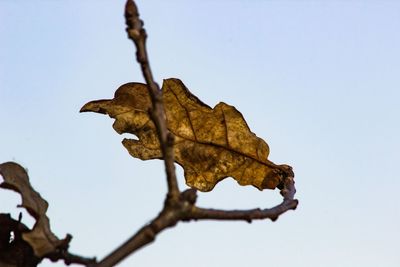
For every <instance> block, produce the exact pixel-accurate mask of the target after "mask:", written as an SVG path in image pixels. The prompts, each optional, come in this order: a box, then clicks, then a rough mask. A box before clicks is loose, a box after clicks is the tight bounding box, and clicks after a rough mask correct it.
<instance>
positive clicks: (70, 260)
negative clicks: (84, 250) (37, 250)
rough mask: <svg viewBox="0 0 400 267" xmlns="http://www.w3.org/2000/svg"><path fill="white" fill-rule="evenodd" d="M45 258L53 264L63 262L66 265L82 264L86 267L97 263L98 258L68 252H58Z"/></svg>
mask: <svg viewBox="0 0 400 267" xmlns="http://www.w3.org/2000/svg"><path fill="white" fill-rule="evenodd" d="M45 258H47V259H49V260H51V261H53V262H56V261H59V260H63V261H64V263H65V264H66V265H70V264H81V265H84V266H90V265H93V264H95V263H96V258H87V257H82V256H79V255H76V254H72V253H69V252H68V251H66V250H58V251H56V252H53V253H51V254H48V255H46V256H45Z"/></svg>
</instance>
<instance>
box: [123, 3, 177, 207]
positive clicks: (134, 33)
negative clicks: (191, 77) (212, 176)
mask: <svg viewBox="0 0 400 267" xmlns="http://www.w3.org/2000/svg"><path fill="white" fill-rule="evenodd" d="M125 20H126V25H127V28H126V31H127V33H128V37H129V39H131V40H132V41H133V42H134V43H135V45H136V51H137V52H136V59H137V61H138V63H139V64H140V67H141V69H142V73H143V76H144V79H145V80H146V83H147V86H148V89H149V93H150V97H151V101H152V104H153V108H152V110H151V111H150V114H151V117H152V119H153V121H154V123H155V125H156V128H157V132H158V137H159V139H160V146H161V151H162V153H163V157H164V163H165V170H166V174H167V182H168V195H169V197H170V198H171V199H175V200H176V199H177V198H178V196H179V188H178V182H177V179H176V174H175V165H174V150H173V145H174V137H173V135H171V134H170V133H169V131H168V129H167V121H166V115H165V111H164V105H163V100H162V93H161V90H160V87H159V86H158V84H157V83H156V82H154V79H153V74H152V72H151V68H150V63H149V58H148V56H147V50H146V39H147V34H146V30H145V29H144V28H143V21H142V20H141V19H140V18H139V12H138V10H137V7H136V4H135V3H134V2H133V1H132V0H128V1H127V2H126V6H125Z"/></svg>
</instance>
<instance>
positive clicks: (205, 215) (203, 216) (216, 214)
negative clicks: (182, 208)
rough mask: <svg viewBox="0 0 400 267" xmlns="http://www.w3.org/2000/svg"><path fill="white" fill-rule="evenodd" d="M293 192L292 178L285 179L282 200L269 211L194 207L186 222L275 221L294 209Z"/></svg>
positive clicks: (295, 202)
mask: <svg viewBox="0 0 400 267" xmlns="http://www.w3.org/2000/svg"><path fill="white" fill-rule="evenodd" d="M295 192H296V189H295V187H294V180H293V177H287V178H286V181H285V185H284V187H283V189H282V190H281V195H282V196H283V197H284V200H283V202H282V203H281V204H279V205H277V206H275V207H273V208H271V209H262V210H261V209H252V210H217V209H204V208H198V207H195V206H194V207H193V209H192V210H191V212H190V214H189V215H188V218H187V220H245V221H247V222H249V223H251V221H252V220H256V219H257V220H262V219H271V220H272V221H276V220H277V219H278V217H279V216H280V215H281V214H282V213H284V212H286V211H288V210H294V209H296V207H297V204H298V200H297V199H293V197H294V194H295Z"/></svg>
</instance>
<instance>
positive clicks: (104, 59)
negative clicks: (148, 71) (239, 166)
mask: <svg viewBox="0 0 400 267" xmlns="http://www.w3.org/2000/svg"><path fill="white" fill-rule="evenodd" d="M137 3H138V5H139V9H140V12H141V15H142V18H143V19H144V20H145V27H146V29H147V31H148V34H149V38H148V45H149V53H150V60H151V64H152V67H153V71H154V76H155V78H156V79H157V80H158V81H159V82H160V83H161V82H162V79H163V78H169V77H176V78H180V79H182V80H183V82H184V83H185V84H186V85H187V86H188V88H189V89H190V90H191V91H192V92H193V93H194V94H196V95H197V96H198V97H199V98H200V99H201V100H203V101H204V102H205V103H207V104H209V105H211V106H213V105H215V104H217V103H218V102H219V101H224V102H226V103H229V104H232V105H234V106H236V108H237V109H239V110H240V111H241V112H242V113H243V115H244V117H245V118H246V120H247V122H248V124H249V126H250V127H251V129H252V130H253V132H255V133H256V134H257V135H258V136H260V137H262V138H264V139H265V140H266V141H267V142H268V144H269V145H270V148H271V155H270V159H271V160H272V161H274V162H275V163H287V164H290V165H292V166H293V167H294V170H295V173H296V182H297V183H296V185H297V188H298V194H297V197H298V199H299V200H300V205H299V208H298V209H297V210H296V211H295V212H293V211H291V212H288V213H287V214H284V215H283V216H282V217H281V218H280V219H279V220H278V221H277V222H275V223H272V222H270V221H260V222H254V223H252V224H247V223H244V222H212V221H211V222H197V223H190V224H188V223H184V224H179V225H178V226H177V227H175V228H174V229H170V230H167V231H166V232H163V233H162V234H161V235H159V237H158V238H157V241H156V242H155V243H154V244H152V245H150V246H148V247H146V248H145V249H143V250H141V251H139V252H138V253H137V254H135V255H133V256H131V257H130V258H129V259H127V260H126V261H125V262H123V263H122V264H121V265H120V266H161V265H162V266H167V267H169V266H171V267H172V266H177V267H179V266H182V267H183V266H188V265H190V266H191V267H222V266H229V267H242V266H252V267H258V266H260V267H261V266H271V267H275V266H276V267H289V266H290V267H291V266H296V267H310V266H324V267H357V266H362V267H369V266H371V267H376V266H385V267H395V266H400V255H399V253H398V250H399V243H400V230H399V225H400V201H399V200H398V196H397V195H398V192H399V189H400V180H399V175H398V170H397V168H398V165H399V164H398V161H399V159H400V157H399V151H400V142H399V136H400V105H399V100H400V49H399V47H400V34H399V29H400V15H399V14H400V1H261V0H258V1H245V0H235V1H204V0H203V1H195V0H192V1H155V0H146V1H144V0H142V1H138V2H137ZM123 6H124V1H104V0H103V1H99V0H98V1H89V0H87V1H50V0H48V1H44V0H43V1H18V0H0V48H1V49H0V121H1V125H2V126H1V138H0V162H4V161H9V160H15V161H17V162H19V163H21V164H22V165H23V166H25V167H26V168H28V169H29V174H30V176H31V180H32V184H33V185H34V187H35V188H36V189H37V190H38V191H39V192H40V193H41V194H42V196H43V197H44V198H46V199H47V200H48V201H49V202H50V208H49V212H48V213H49V216H50V218H51V224H52V227H53V230H54V232H55V233H56V234H57V235H58V236H60V237H63V236H64V235H65V234H66V233H71V234H72V235H73V236H74V239H73V240H72V243H71V251H72V252H78V253H81V254H83V255H86V256H98V257H99V258H102V257H103V256H104V255H105V254H106V253H108V252H110V251H111V250H112V249H113V248H115V247H116V246H117V245H119V244H120V243H121V242H123V241H124V240H125V239H126V238H127V237H128V236H130V235H131V234H133V233H134V232H135V231H136V230H137V229H138V228H139V227H141V226H142V225H143V224H144V223H146V222H148V221H149V220H150V219H151V218H152V217H154V216H155V215H156V214H157V212H158V211H159V210H160V208H161V205H162V201H163V198H164V193H165V190H166V183H165V178H164V173H163V165H162V162H161V161H146V162H143V161H140V160H137V159H133V158H131V157H130V156H129V154H128V153H127V152H126V151H125V149H124V147H123V146H122V145H121V144H120V141H121V140H122V137H121V136H119V135H118V134H117V133H115V132H114V130H113V129H112V127H111V125H112V123H113V121H112V120H111V119H109V118H108V117H106V116H102V115H97V114H79V113H78V111H79V109H80V107H81V106H82V105H83V104H84V103H86V102H87V101H89V100H94V99H100V98H110V97H112V95H113V93H114V91H115V89H116V88H117V87H118V86H119V85H121V84H123V83H125V82H128V81H142V80H143V79H142V76H141V73H140V71H139V68H138V65H137V64H136V62H135V58H134V53H135V51H134V47H133V44H132V43H131V42H130V41H128V40H127V38H126V34H125V30H124V28H125V25H124V21H123V16H122V14H123ZM179 178H180V184H181V188H184V187H185V186H184V179H183V176H182V172H181V170H179ZM279 201H280V197H279V193H278V192H277V191H263V192H259V191H257V190H256V189H255V188H252V187H239V186H238V185H237V183H236V182H234V181H233V180H232V179H226V180H225V181H223V182H221V183H220V184H218V186H217V187H216V188H215V190H214V191H213V192H211V193H202V194H200V197H199V205H202V206H209V207H220V208H253V207H269V206H272V205H274V204H276V203H278V202H279ZM17 204H19V198H18V196H17V195H16V194H15V193H12V192H7V191H4V190H3V191H0V211H1V212H11V213H12V214H13V215H14V216H17V214H18V210H17V209H15V208H14V207H15V206H16V205H17ZM25 219H29V218H27V217H25ZM29 223H32V220H29ZM41 266H44V267H46V266H63V264H50V263H49V262H44V263H43V264H42V265H41Z"/></svg>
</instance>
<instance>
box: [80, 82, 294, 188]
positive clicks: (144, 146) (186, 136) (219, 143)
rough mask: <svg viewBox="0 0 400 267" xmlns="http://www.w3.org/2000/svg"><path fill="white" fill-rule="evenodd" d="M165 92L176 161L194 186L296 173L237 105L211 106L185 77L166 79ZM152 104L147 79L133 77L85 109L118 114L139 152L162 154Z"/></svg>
mask: <svg viewBox="0 0 400 267" xmlns="http://www.w3.org/2000/svg"><path fill="white" fill-rule="evenodd" d="M162 96H163V101H164V108H165V113H166V118H167V126H168V130H169V131H170V132H171V133H172V134H173V135H174V137H175V143H174V153H175V161H176V162H177V163H178V164H179V165H181V166H182V167H183V169H184V175H185V179H186V184H187V185H188V186H190V187H192V188H196V189H198V190H201V191H210V190H212V189H213V188H214V186H215V185H216V184H217V183H218V182H219V181H221V180H222V179H224V178H226V177H233V178H234V179H235V180H236V181H237V182H238V183H239V184H240V185H253V186H255V187H257V188H258V189H260V190H262V189H265V188H268V189H274V188H276V187H279V186H280V185H281V182H282V181H283V179H284V177H285V176H287V175H288V173H291V168H290V167H289V166H287V165H276V164H274V163H272V162H271V161H269V160H268V154H269V148H268V145H267V143H266V142H265V141H264V140H262V139H261V138H259V137H257V136H256V135H255V134H254V133H252V132H251V131H250V129H249V127H248V125H247V123H246V121H245V120H244V118H243V116H242V114H241V113H240V112H239V111H238V110H237V109H236V108H235V107H233V106H230V105H228V104H225V103H223V102H221V103H219V104H217V105H216V106H215V107H214V108H211V107H209V106H208V105H206V104H204V103H203V102H202V101H200V100H199V99H198V98H197V97H196V96H194V95H193V94H192V93H191V92H190V91H189V90H188V89H187V88H186V87H185V85H184V84H183V83H182V82H181V81H180V80H179V79H166V80H164V83H163V86H162ZM151 106H152V105H151V99H150V96H149V93H148V89H147V86H146V85H145V84H141V83H127V84H124V85H122V86H121V87H119V88H118V90H117V91H116V92H115V96H114V99H111V100H97V101H91V102H89V103H87V104H85V105H84V106H83V107H82V109H81V112H86V111H92V112H97V113H102V114H108V115H109V116H110V117H111V118H114V119H115V122H114V124H113V128H114V129H115V131H117V132H118V133H119V134H122V133H131V134H134V135H136V136H137V137H138V139H124V140H123V141H122V143H123V145H124V146H125V147H126V149H127V150H128V151H129V153H130V154H131V155H132V156H133V157H135V158H139V159H142V160H148V159H161V158H162V152H161V150H160V143H159V140H158V136H157V130H156V127H155V125H154V123H153V121H152V120H151V118H150V116H149V110H150V108H151Z"/></svg>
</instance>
